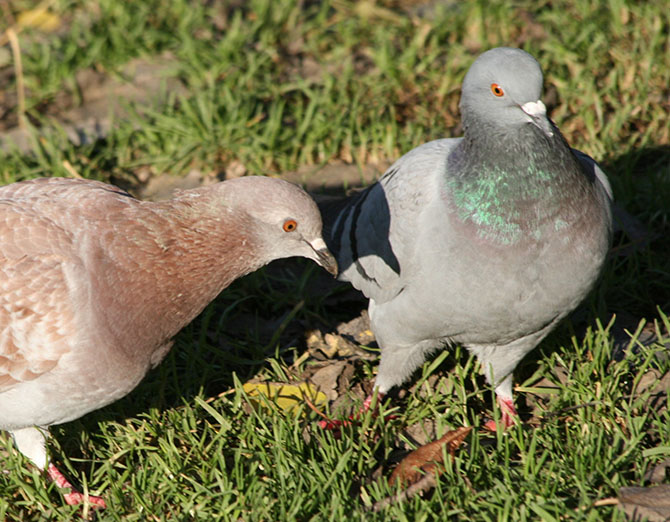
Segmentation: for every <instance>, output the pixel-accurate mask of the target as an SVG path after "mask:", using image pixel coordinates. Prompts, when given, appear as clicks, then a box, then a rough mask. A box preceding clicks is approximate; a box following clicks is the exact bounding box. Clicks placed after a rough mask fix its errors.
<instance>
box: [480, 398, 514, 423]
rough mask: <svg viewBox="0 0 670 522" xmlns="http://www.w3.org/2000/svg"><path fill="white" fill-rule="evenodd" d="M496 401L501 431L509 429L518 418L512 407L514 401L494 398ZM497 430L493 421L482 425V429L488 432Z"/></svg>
mask: <svg viewBox="0 0 670 522" xmlns="http://www.w3.org/2000/svg"><path fill="white" fill-rule="evenodd" d="M496 401H497V402H498V406H499V407H500V422H501V423H502V428H503V430H505V429H507V428H511V427H512V426H514V424H516V421H517V419H518V418H519V414H518V413H517V411H516V408H515V407H514V401H513V400H512V399H511V398H504V399H503V398H501V397H496ZM497 428H498V426H497V425H496V422H495V421H494V420H493V419H491V420H489V421H488V422H487V423H486V424H484V429H487V430H489V431H496V429H497Z"/></svg>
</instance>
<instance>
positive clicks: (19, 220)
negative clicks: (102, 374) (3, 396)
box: [0, 200, 75, 393]
mask: <svg viewBox="0 0 670 522" xmlns="http://www.w3.org/2000/svg"><path fill="white" fill-rule="evenodd" d="M68 247H69V248H72V246H71V238H70V236H69V234H68V233H67V232H66V231H64V230H63V229H62V228H61V227H59V226H57V225H55V224H54V223H53V222H52V221H50V220H48V219H45V218H43V217H41V216H39V215H36V214H35V213H34V212H32V211H30V210H27V209H25V208H22V207H20V206H18V205H16V204H15V203H13V202H11V201H9V200H0V393H1V392H2V391H5V390H7V389H9V388H12V387H13V386H14V385H16V384H18V383H21V382H24V381H29V380H33V379H36V378H38V377H39V376H40V375H42V374H44V373H46V372H48V371H50V370H52V369H53V368H54V367H55V366H56V365H57V364H58V361H59V360H60V358H61V357H62V356H63V355H64V354H66V353H67V351H68V350H69V345H68V341H67V339H68V336H69V335H70V332H72V331H73V330H74V329H75V326H74V324H73V322H74V310H73V309H72V307H71V305H70V299H69V295H68V293H69V292H68V285H67V280H66V276H65V273H64V269H65V267H64V264H65V263H66V262H67V256H66V255H65V254H64V252H65V251H66V250H67V249H68Z"/></svg>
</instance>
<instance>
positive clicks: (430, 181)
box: [322, 47, 612, 428]
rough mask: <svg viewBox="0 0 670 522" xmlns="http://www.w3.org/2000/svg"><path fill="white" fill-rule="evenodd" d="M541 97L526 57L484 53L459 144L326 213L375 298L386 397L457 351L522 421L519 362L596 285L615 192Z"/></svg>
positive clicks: (394, 169) (468, 89) (390, 174)
mask: <svg viewBox="0 0 670 522" xmlns="http://www.w3.org/2000/svg"><path fill="white" fill-rule="evenodd" d="M541 91H542V71H541V69H540V66H539V64H538V63H537V61H536V60H535V59H534V58H533V57H532V56H531V55H530V54H528V53H526V52H524V51H522V50H520V49H512V48H504V47H503V48H497V49H492V50H490V51H487V52H485V53H483V54H482V55H481V56H479V58H477V60H476V61H475V62H474V63H473V65H472V66H471V67H470V70H469V71H468V73H467V75H466V76H465V80H464V82H463V89H462V95H461V102H460V109H461V116H462V121H463V130H464V136H463V137H462V138H455V139H441V140H436V141H431V142H429V143H426V144H424V145H421V146H419V147H417V148H415V149H413V150H411V151H410V152H408V153H407V154H405V155H404V156H403V157H401V158H400V159H399V160H398V161H396V162H395V163H394V164H393V165H392V166H391V167H390V168H389V169H388V170H387V171H386V173H385V174H384V176H383V177H382V178H381V179H380V180H379V181H378V182H377V183H376V184H374V185H372V186H371V187H369V188H368V189H366V190H365V191H363V192H360V193H358V194H356V195H354V196H353V197H351V198H349V199H346V200H344V201H340V202H335V203H333V202H330V203H325V204H324V205H323V206H322V212H323V214H324V230H325V232H324V234H325V237H326V243H327V244H328V246H329V248H330V249H331V251H332V252H333V253H334V254H335V257H336V258H337V260H338V264H339V266H340V270H341V272H340V276H339V278H340V279H341V280H343V281H349V282H350V283H351V284H352V285H353V286H354V287H356V288H357V289H359V290H361V291H362V292H363V293H364V294H365V296H366V297H367V298H369V300H370V301H369V315H370V321H371V326H372V330H373V331H374V333H375V336H376V338H377V341H378V343H379V345H380V347H381V363H380V365H379V371H378V374H377V377H376V380H375V387H376V388H377V390H378V392H379V394H380V395H383V394H385V393H386V392H387V391H388V390H389V389H390V388H391V387H393V386H396V385H400V384H402V383H403V382H404V381H406V380H407V379H408V378H409V377H410V376H411V374H412V373H413V371H414V370H415V369H416V368H418V367H419V366H420V365H421V364H422V363H423V362H424V360H425V359H426V357H427V356H428V355H429V354H430V353H431V352H433V351H435V350H438V349H444V348H446V347H449V346H450V345H453V344H455V343H457V344H461V345H463V346H465V347H466V348H467V349H468V350H469V351H470V353H472V354H474V355H475V356H476V357H477V359H478V360H479V362H480V363H481V366H482V368H483V371H484V372H485V375H486V377H487V379H488V381H489V383H490V384H492V385H493V386H494V387H495V392H496V395H497V402H498V403H499V405H500V408H501V414H502V415H501V417H502V421H503V422H504V424H505V426H509V425H511V424H513V419H514V417H515V416H516V410H515V408H514V402H513V399H512V372H513V370H514V368H515V367H516V366H517V364H518V363H519V362H520V361H521V359H522V358H523V357H524V356H525V355H526V354H527V353H528V352H530V351H531V350H532V349H533V348H534V347H535V346H537V345H538V343H539V342H540V341H541V340H542V339H543V338H544V337H545V336H546V335H547V334H548V333H549V332H550V331H551V330H552V329H553V328H554V327H555V326H556V325H557V324H558V322H559V321H560V320H561V319H563V318H564V317H565V316H566V315H567V314H568V313H570V311H572V310H573V309H574V308H575V307H576V306H577V305H578V304H579V302H580V301H582V299H584V297H585V296H586V295H587V293H588V292H589V291H590V290H591V289H592V288H593V286H594V283H595V282H596V279H597V278H598V275H599V273H600V272H601V269H602V267H603V263H604V261H605V257H606V255H607V251H608V249H609V245H610V240H611V231H612V217H611V208H610V207H611V202H612V193H611V189H610V186H609V183H608V181H607V178H606V176H605V174H604V173H603V171H602V170H601V169H600V168H599V166H598V165H597V164H596V163H595V161H594V160H593V159H591V158H590V157H589V156H587V155H586V154H584V153H582V152H579V151H577V150H574V149H571V148H570V147H569V146H568V144H567V143H566V141H565V139H564V138H563V136H562V135H561V133H560V132H559V130H558V128H556V126H555V125H554V124H553V123H552V122H551V121H550V120H549V119H548V118H547V116H546V109H545V106H544V104H543V103H542V101H541V100H540V95H541ZM370 399H371V398H370V397H368V400H366V402H365V405H364V407H365V408H367V407H369V404H370ZM487 426H488V427H489V428H494V427H495V424H492V423H488V424H487Z"/></svg>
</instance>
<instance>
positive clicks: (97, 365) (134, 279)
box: [0, 177, 337, 506]
mask: <svg viewBox="0 0 670 522" xmlns="http://www.w3.org/2000/svg"><path fill="white" fill-rule="evenodd" d="M289 256H303V257H307V258H309V259H313V260H314V261H316V262H317V263H319V264H320V265H321V266H323V267H324V268H326V269H327V270H328V271H330V272H331V273H333V274H334V273H336V272H337V264H336V262H335V259H334V258H333V257H332V255H331V254H330V252H329V251H328V250H327V248H326V245H325V243H324V241H323V239H322V237H321V216H320V214H319V211H318V209H317V207H316V205H315V203H314V202H313V200H312V199H311V198H310V197H309V196H308V195H307V194H306V193H305V192H304V191H303V190H301V189H300V188H298V187H296V186H295V185H292V184H290V183H287V182H285V181H282V180H278V179H271V178H266V177H245V178H239V179H234V180H230V181H225V182H223V183H218V184H215V185H210V186H206V187H202V188H198V189H194V190H187V191H183V192H179V193H178V194H177V195H176V197H174V199H171V200H169V201H163V202H157V203H154V202H144V201H138V200H136V199H134V198H132V197H131V196H130V195H129V194H127V193H126V192H124V191H122V190H120V189H118V188H116V187H114V186H111V185H106V184H104V183H100V182H97V181H88V180H71V179H58V178H52V179H37V180H32V181H25V182H22V183H15V184H12V185H8V186H5V187H2V188H0V429H2V430H6V431H8V432H10V433H11V434H12V436H13V438H14V442H15V444H16V447H17V448H18V449H19V451H21V452H22V453H23V454H24V455H25V456H26V457H28V458H29V459H30V460H31V461H32V462H33V463H34V464H35V465H36V466H37V467H39V468H40V469H47V470H48V473H49V475H50V477H51V478H52V479H53V480H54V481H55V482H56V483H57V484H58V485H59V486H61V487H72V486H71V485H70V484H69V483H68V482H67V480H66V479H65V478H64V477H63V475H62V474H61V473H60V472H59V471H58V469H57V468H56V467H55V466H54V465H53V464H49V459H48V456H47V452H46V448H45V438H46V436H47V434H48V432H47V429H48V427H49V426H51V425H53V424H60V423H63V422H68V421H71V420H73V419H77V418H79V417H81V416H82V415H85V414H86V413H88V412H90V411H92V410H95V409H98V408H101V407H103V406H105V405H106V404H109V403H111V402H113V401H115V400H117V399H119V398H121V397H123V396H124V395H126V394H127V393H129V392H130V391H131V390H132V389H133V388H135V386H137V384H138V383H139V382H140V381H141V380H142V378H143V377H144V375H145V374H146V373H147V372H148V371H149V369H151V368H152V367H154V366H156V365H157V364H158V363H159V362H160V361H161V360H162V359H163V358H164V357H165V355H166V353H167V352H168V350H169V349H170V346H171V345H172V338H173V337H174V335H175V334H176V333H177V332H178V331H179V330H180V329H181V328H182V327H183V326H185V325H186V324H187V323H189V322H190V321H191V320H192V319H193V318H194V317H195V316H196V315H198V313H200V311H202V309H203V308H204V307H205V306H206V305H207V304H208V303H209V302H210V301H212V300H213V299H214V298H215V297H216V296H217V295H218V294H219V293H220V292H221V291H222V290H223V289H224V288H226V287H227V286H228V285H229V284H230V283H231V282H233V281H234V280H235V279H237V278H238V277H241V276H243V275H245V274H248V273H249V272H252V271H254V270H256V269H258V268H260V267H262V266H263V265H265V264H267V263H269V262H270V261H272V260H274V259H279V258H284V257H289ZM65 499H66V501H67V502H68V503H70V504H75V503H78V502H81V501H82V500H83V496H82V494H81V493H78V492H77V491H75V490H74V489H73V491H72V493H69V494H67V495H66V496H65ZM90 501H91V503H92V504H93V505H95V506H104V501H103V500H102V499H101V498H98V497H91V498H90Z"/></svg>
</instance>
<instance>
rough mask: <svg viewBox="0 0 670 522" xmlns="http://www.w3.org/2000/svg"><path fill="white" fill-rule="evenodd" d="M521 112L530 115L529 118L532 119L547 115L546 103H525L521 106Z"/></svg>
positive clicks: (538, 101)
mask: <svg viewBox="0 0 670 522" xmlns="http://www.w3.org/2000/svg"><path fill="white" fill-rule="evenodd" d="M521 110H522V111H523V112H525V113H526V114H528V116H530V117H531V118H532V117H536V116H546V115H547V108H546V107H545V106H544V103H542V100H537V101H534V102H528V103H524V104H523V105H522V106H521Z"/></svg>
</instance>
